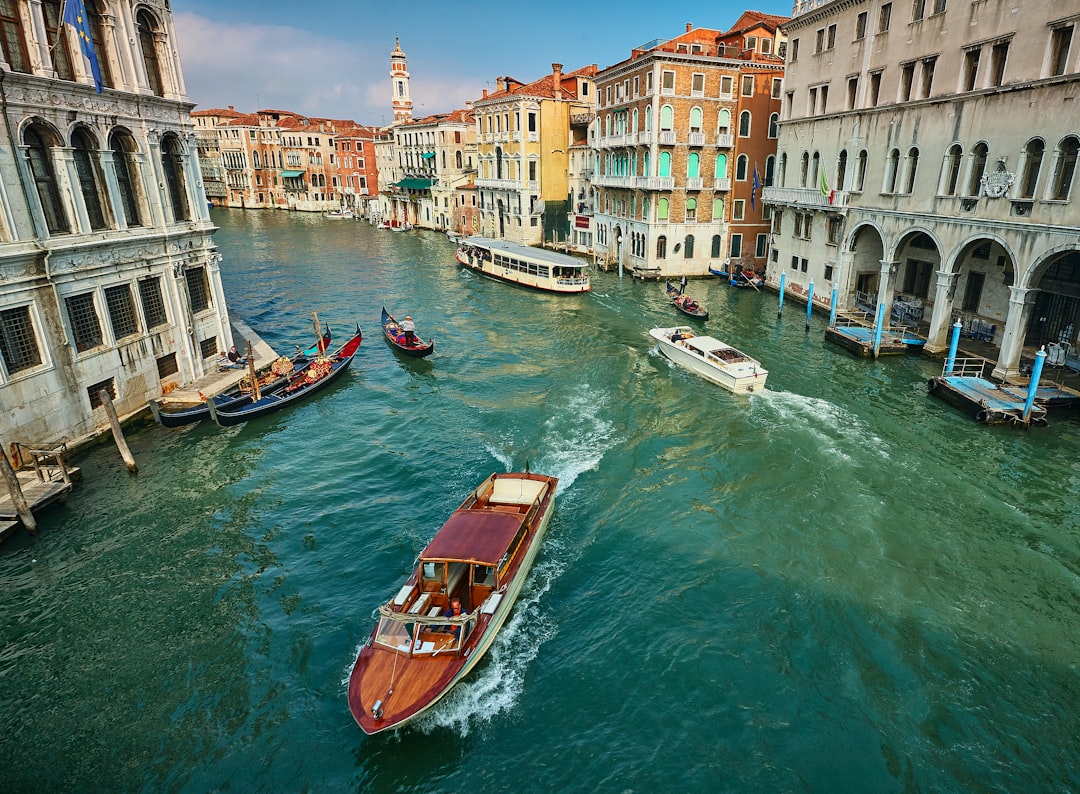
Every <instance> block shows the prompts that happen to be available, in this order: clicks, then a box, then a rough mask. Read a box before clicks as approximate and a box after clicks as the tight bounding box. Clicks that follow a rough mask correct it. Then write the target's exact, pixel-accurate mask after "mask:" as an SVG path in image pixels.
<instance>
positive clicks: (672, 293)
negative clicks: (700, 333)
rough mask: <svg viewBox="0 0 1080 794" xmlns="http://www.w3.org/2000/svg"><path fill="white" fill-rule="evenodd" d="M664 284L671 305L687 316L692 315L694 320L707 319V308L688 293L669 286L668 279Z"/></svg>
mask: <svg viewBox="0 0 1080 794" xmlns="http://www.w3.org/2000/svg"><path fill="white" fill-rule="evenodd" d="M664 284H665V285H666V286H667V294H668V299H669V300H670V301H671V305H672V306H674V307H675V308H676V309H678V310H679V311H681V312H682V313H683V314H685V315H687V316H688V317H693V318H694V319H695V320H708V319H709V310H708V309H706V308H705V307H704V306H702V305H701V304H700V303H698V302H697V301H696V300H694V299H693V298H691V297H690V296H689V295H684V294H683V291H682V290H681V289H679V288H677V287H673V286H671V282H670V281H665V282H664Z"/></svg>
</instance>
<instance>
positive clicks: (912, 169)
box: [904, 146, 919, 193]
mask: <svg viewBox="0 0 1080 794" xmlns="http://www.w3.org/2000/svg"><path fill="white" fill-rule="evenodd" d="M918 170H919V150H918V149H917V148H915V147H914V146H912V147H911V148H910V149H908V153H907V173H906V177H907V178H906V179H905V180H904V192H905V193H912V192H914V189H915V174H916V172H918Z"/></svg>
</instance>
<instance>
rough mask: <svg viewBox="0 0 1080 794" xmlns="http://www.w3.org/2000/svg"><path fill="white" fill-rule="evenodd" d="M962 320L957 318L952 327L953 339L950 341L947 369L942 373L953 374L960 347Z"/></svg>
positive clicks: (946, 360)
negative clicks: (957, 351) (957, 350)
mask: <svg viewBox="0 0 1080 794" xmlns="http://www.w3.org/2000/svg"><path fill="white" fill-rule="evenodd" d="M960 328H961V325H960V321H959V320H957V321H956V322H955V323H954V324H953V327H952V339H951V340H950V341H949V357H948V358H946V359H945V369H944V371H943V372H942V373H941V374H942V375H951V374H952V371H953V368H954V367H955V366H956V349H957V348H958V347H960Z"/></svg>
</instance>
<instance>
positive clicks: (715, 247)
mask: <svg viewBox="0 0 1080 794" xmlns="http://www.w3.org/2000/svg"><path fill="white" fill-rule="evenodd" d="M713 220H716V218H713ZM721 242H723V238H722V237H721V236H720V235H719V234H714V235H713V236H712V246H711V247H710V248H709V256H711V257H712V258H713V259H716V258H717V257H719V256H720V244H721Z"/></svg>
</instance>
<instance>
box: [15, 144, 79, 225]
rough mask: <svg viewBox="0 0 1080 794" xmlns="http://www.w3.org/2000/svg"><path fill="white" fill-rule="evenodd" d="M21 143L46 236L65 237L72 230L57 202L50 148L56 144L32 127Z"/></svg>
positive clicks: (61, 205) (57, 195) (58, 200)
mask: <svg viewBox="0 0 1080 794" xmlns="http://www.w3.org/2000/svg"><path fill="white" fill-rule="evenodd" d="M23 144H25V146H26V160H27V163H28V164H29V166H30V173H31V175H32V176H33V177H34V187H35V188H36V189H37V195H38V200H39V201H40V202H41V211H42V212H43V213H44V214H45V226H46V228H47V229H48V230H49V234H67V233H68V232H70V231H71V227H70V226H69V225H68V220H67V215H66V213H65V212H64V205H63V204H62V203H61V201H60V190H59V189H58V188H57V185H56V171H55V170H53V157H52V148H53V146H55V145H56V143H55V140H53V136H52V135H51V134H50V133H49V132H48V131H47V130H44V129H41V128H39V127H37V126H36V125H34V126H30V127H27V129H26V132H24V133H23Z"/></svg>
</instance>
